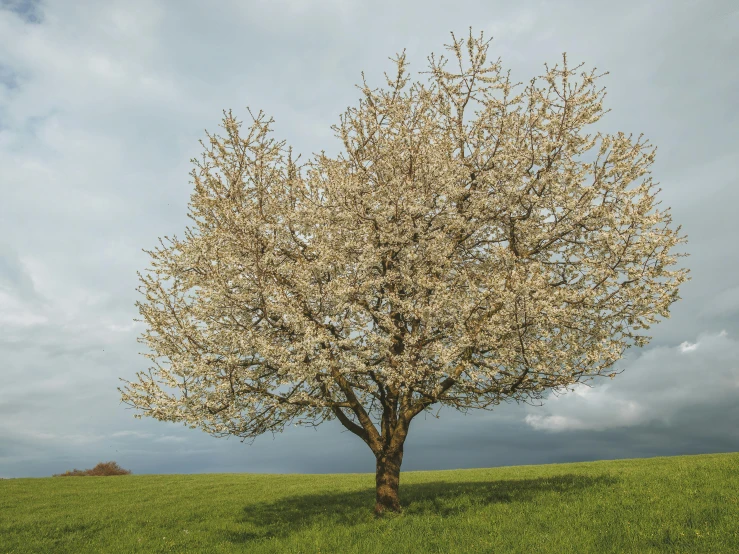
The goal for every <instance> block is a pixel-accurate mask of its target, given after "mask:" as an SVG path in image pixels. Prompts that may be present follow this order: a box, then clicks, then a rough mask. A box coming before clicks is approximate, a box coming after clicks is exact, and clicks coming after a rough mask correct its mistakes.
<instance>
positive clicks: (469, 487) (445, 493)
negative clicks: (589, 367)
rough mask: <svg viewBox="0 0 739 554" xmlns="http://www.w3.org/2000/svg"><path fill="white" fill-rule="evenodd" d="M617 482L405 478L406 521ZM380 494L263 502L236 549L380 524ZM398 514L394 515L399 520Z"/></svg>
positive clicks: (253, 508)
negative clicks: (313, 531)
mask: <svg viewBox="0 0 739 554" xmlns="http://www.w3.org/2000/svg"><path fill="white" fill-rule="evenodd" d="M617 481H618V479H616V478H614V477H611V476H606V475H604V476H599V477H588V476H584V475H575V474H566V475H557V476H552V477H540V478H537V479H521V480H514V479H511V480H502V481H492V482H484V481H482V482H476V481H466V482H455V483H447V482H444V481H437V482H432V483H413V484H407V485H404V484H403V481H402V476H401V484H400V490H399V496H400V504H401V506H402V511H403V514H402V515H403V516H404V517H408V516H410V517H413V516H423V515H436V516H441V517H448V516H453V515H457V514H460V513H463V512H466V511H467V510H470V509H473V508H476V507H481V506H486V505H492V504H498V503H511V502H528V501H530V500H532V499H533V498H535V497H536V496H538V495H540V494H545V493H551V492H556V493H559V494H565V495H567V494H570V493H573V492H577V491H579V490H582V489H585V488H588V487H593V486H598V485H612V484H614V483H616V482H617ZM374 506H375V489H374V488H371V489H369V488H368V489H366V490H363V491H357V492H333V491H332V492H325V493H321V492H320V491H318V492H315V493H313V494H301V495H292V496H286V497H282V498H280V499H278V500H276V501H274V502H258V503H255V504H250V505H249V506H247V507H245V508H244V514H243V517H242V518H240V519H239V520H238V523H247V524H250V525H249V527H250V530H248V531H247V530H245V531H240V532H232V531H229V532H227V536H226V538H227V540H230V541H231V542H235V543H244V542H251V541H258V540H263V539H269V538H285V537H287V536H289V535H291V534H293V533H296V532H299V531H300V530H301V529H303V528H306V527H310V526H311V525H314V524H316V523H322V524H323V525H331V526H341V527H351V526H354V525H357V524H361V523H368V522H371V521H372V520H374V519H375V517H374V513H373V509H374ZM395 515H396V514H390V516H391V517H394V516H395Z"/></svg>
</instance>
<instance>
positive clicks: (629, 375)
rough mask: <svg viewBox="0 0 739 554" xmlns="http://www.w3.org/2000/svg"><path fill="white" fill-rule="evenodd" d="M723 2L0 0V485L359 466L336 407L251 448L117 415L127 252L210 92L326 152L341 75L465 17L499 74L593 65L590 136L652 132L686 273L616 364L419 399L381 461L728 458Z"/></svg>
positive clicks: (153, 214) (182, 162)
mask: <svg viewBox="0 0 739 554" xmlns="http://www.w3.org/2000/svg"><path fill="white" fill-rule="evenodd" d="M734 4H735V3H734V2H732V1H731V0H724V1H719V0H713V1H709V0H701V1H698V0H694V1H684V0H664V1H650V2H640V1H634V0H629V1H623V2H610V1H592V0H571V1H568V2H562V1H560V2H516V3H512V2H502V1H491V0H484V1H479V2H477V1H471V0H458V1H456V2H445V3H438V6H435V5H433V4H429V3H427V2H424V1H421V0H414V1H402V2H398V1H397V0H394V1H392V0H380V1H374V2H360V1H352V0H332V1H320V2H319V1H311V0H288V1H282V0H270V1H269V2H267V1H252V0H244V1H237V0H228V1H226V0H224V1H221V2H207V3H206V2H195V1H192V0H179V1H177V2H175V1H174V0H171V1H164V0H125V1H124V0H106V1H105V2H99V1H89V2H88V1H84V0H56V1H51V0H49V1H48V2H44V3H41V2H31V1H28V0H0V6H1V7H0V168H2V169H1V170H0V194H1V196H0V477H44V476H49V475H51V474H52V473H60V472H63V471H65V470H68V469H73V468H78V469H84V468H90V467H93V466H94V465H95V464H96V463H98V462H101V461H108V460H115V461H117V462H118V463H119V464H120V465H121V466H123V467H124V468H127V469H130V470H132V471H133V472H134V473H136V474H142V473H212V472H253V473H342V472H351V473H357V472H361V473H364V472H373V471H374V458H373V456H372V454H371V452H370V451H369V449H368V448H367V446H366V445H365V444H364V443H362V442H361V441H360V440H359V439H358V438H357V437H356V436H354V435H353V434H351V433H349V432H348V431H344V429H343V427H342V426H341V424H340V423H339V422H337V421H331V422H328V423H324V424H323V425H321V426H320V427H319V428H318V429H317V430H316V429H313V428H310V427H291V428H289V429H287V430H286V431H285V432H284V433H282V434H276V435H275V436H274V437H273V436H272V434H271V433H268V434H266V435H263V436H261V437H259V438H257V439H256V440H255V441H254V442H253V444H251V445H250V444H249V441H247V442H245V443H242V442H240V441H239V439H237V438H230V439H226V438H215V437H212V436H210V435H208V434H206V433H204V432H203V431H201V430H199V429H195V430H192V429H189V428H187V427H185V426H184V425H183V424H180V423H163V422H158V421H156V420H153V419H150V418H143V419H141V420H139V419H134V417H133V414H134V413H135V411H134V410H132V409H130V408H129V407H128V406H126V405H125V404H122V403H121V402H120V394H119V392H118V391H117V389H116V388H117V387H118V386H123V383H122V382H121V381H119V378H124V379H127V380H131V381H132V380H135V373H136V372H137V371H142V370H145V369H146V368H148V367H150V366H151V362H150V360H148V359H147V358H145V357H144V356H142V355H140V354H139V352H143V351H144V350H145V348H146V347H145V345H143V344H140V343H138V342H137V341H136V338H137V337H138V336H140V334H141V333H142V332H143V330H144V328H145V327H144V324H142V323H134V322H133V319H134V318H136V319H139V318H140V315H139V313H138V310H137V309H136V306H135V305H134V303H135V302H136V301H137V300H142V299H143V298H142V296H141V295H140V293H138V292H137V291H136V287H138V286H139V285H140V283H139V281H138V277H137V275H136V272H137V271H140V272H142V273H145V272H146V270H147V268H148V267H150V258H149V256H148V255H147V254H146V253H144V252H142V250H141V249H142V248H146V249H152V247H155V246H158V244H159V243H158V238H159V237H164V236H165V235H168V236H172V235H174V234H177V235H178V236H179V237H182V236H184V229H185V227H186V226H188V225H190V226H192V225H193V222H192V221H191V220H190V219H188V218H187V216H186V214H187V205H188V202H189V199H190V194H191V193H192V184H191V183H190V180H191V178H190V176H189V175H188V173H189V171H190V170H191V168H192V166H191V163H190V161H189V160H190V159H191V158H193V157H196V156H199V154H200V152H201V146H200V145H199V144H198V139H204V138H205V130H206V129H207V130H208V131H211V132H213V131H219V129H218V124H219V123H220V121H221V117H222V110H223V109H229V108H231V109H233V110H234V114H235V115H236V116H237V117H238V118H239V119H242V120H248V117H249V116H248V112H247V110H246V108H247V106H248V107H250V108H251V109H252V111H253V112H254V113H255V114H256V113H257V112H258V111H259V110H260V109H261V110H264V112H265V113H266V114H267V116H271V117H274V119H275V123H274V125H273V129H274V135H273V136H274V137H275V138H276V139H277V140H282V139H285V140H287V143H288V144H289V145H292V146H293V147H294V151H295V152H298V153H302V154H303V156H302V160H303V161H306V160H307V159H309V158H311V157H312V153H313V152H319V151H320V150H322V149H324V150H326V152H327V153H328V154H331V155H336V154H337V153H338V152H339V146H340V143H339V140H338V139H336V138H335V137H334V136H333V132H332V131H331V130H330V126H331V125H333V124H338V123H339V114H341V113H343V112H344V111H345V110H346V108H347V107H348V106H355V105H357V102H358V99H359V96H360V92H359V91H358V90H357V89H356V88H355V86H354V85H355V84H357V83H361V75H360V72H361V71H362V70H364V71H365V74H366V76H367V79H368V83H369V84H370V86H372V87H378V86H384V85H385V83H384V79H383V76H382V75H383V71H388V72H390V71H392V69H393V65H392V62H391V61H390V60H389V59H388V58H389V57H394V56H395V54H396V53H398V52H401V51H402V50H403V48H406V52H407V56H408V60H409V62H410V64H411V65H410V67H409V69H410V71H411V72H412V76H413V78H414V80H415V79H417V80H423V81H425V80H426V75H418V74H417V72H418V71H423V70H426V69H427V60H426V57H427V56H428V55H429V54H430V53H431V52H434V53H436V54H437V56H438V55H439V54H442V53H443V54H445V55H447V53H446V51H445V50H444V47H443V45H444V44H445V43H447V44H448V43H449V42H450V41H451V35H450V31H453V32H454V33H455V35H456V36H457V37H464V36H466V35H467V33H468V28H469V26H470V25H472V27H473V34H474V35H475V36H478V35H479V32H480V31H481V30H482V31H483V32H484V34H485V37H486V38H490V37H491V36H492V38H493V41H492V42H491V44H490V50H489V54H488V59H489V60H495V59H497V58H498V57H501V61H502V64H503V67H504V69H506V70H507V69H510V70H511V77H512V80H513V81H514V82H522V83H524V85H525V84H526V83H527V82H528V81H529V80H530V79H531V78H533V77H536V76H538V75H541V74H542V73H544V71H545V68H544V63H545V62H546V63H547V64H549V66H550V67H552V66H553V65H554V64H556V63H561V59H562V56H561V54H562V52H567V59H568V65H570V66H571V67H574V66H575V65H577V64H579V63H581V62H584V63H585V65H584V66H583V68H582V70H588V71H590V70H591V69H592V68H594V67H595V68H597V71H596V73H597V74H600V73H603V72H605V71H609V72H610V73H609V75H606V76H605V77H602V78H601V79H600V80H599V81H598V86H599V88H600V87H602V86H605V87H606V90H607V96H606V98H605V103H604V109H609V108H610V109H611V112H609V113H608V114H606V115H605V116H604V117H603V119H602V120H601V121H600V122H598V123H597V124H596V125H593V126H591V127H590V128H588V130H587V132H590V133H594V132H597V131H602V132H604V133H611V134H615V133H616V132H618V131H623V132H625V133H627V134H628V133H634V136H635V137H636V136H638V135H639V133H644V136H645V138H647V139H649V141H650V143H651V144H653V145H656V146H657V147H658V151H657V159H656V162H655V163H654V165H653V166H652V167H651V170H652V177H653V180H654V181H655V182H659V187H661V188H662V191H661V192H660V193H659V195H658V200H661V201H662V204H661V205H660V209H664V208H667V207H670V208H671V214H672V217H673V224H672V228H675V227H676V226H677V225H682V229H681V232H680V234H681V235H684V234H687V236H688V243H687V244H683V245H678V247H676V250H675V251H676V252H687V253H689V254H690V256H689V257H685V258H679V259H678V262H679V264H678V265H677V266H676V268H680V267H688V268H690V270H691V273H690V276H691V278H692V280H691V281H689V282H687V283H685V284H684V285H682V287H681V289H680V295H681V296H682V298H683V299H682V300H681V301H678V302H677V303H675V304H673V306H672V309H671V318H670V319H663V318H660V323H659V324H656V325H653V326H652V328H651V329H649V330H648V331H647V334H649V335H651V336H652V337H653V340H652V342H651V343H650V344H649V345H648V346H647V347H645V348H642V349H638V348H632V349H630V350H628V351H627V355H626V357H625V358H623V359H622V360H621V362H619V363H618V364H617V366H616V367H617V368H618V369H623V370H624V372H623V373H622V374H621V375H619V376H618V377H617V378H616V379H614V380H613V381H611V380H605V381H607V382H604V381H597V382H596V383H595V386H594V387H593V388H592V389H589V388H587V387H583V388H581V389H578V390H577V391H576V392H575V393H570V394H567V395H562V396H559V397H553V396H552V397H550V398H549V399H547V400H545V401H544V403H543V405H542V406H535V407H534V406H529V405H524V404H522V405H516V404H515V403H512V404H508V405H506V404H503V405H501V406H499V407H498V408H497V409H496V410H495V411H494V412H488V411H470V412H469V413H468V414H467V415H466V416H465V415H463V414H461V413H459V412H456V411H455V410H453V409H447V408H443V409H442V410H441V412H440V413H439V419H435V418H434V417H431V416H427V417H426V418H425V419H424V417H423V415H421V416H419V417H418V418H417V419H416V420H414V424H413V427H412V428H411V432H410V435H409V438H408V440H407V443H406V446H405V457H404V465H403V469H404V470H411V471H412V470H432V469H456V468H474V467H492V466H499V465H518V464H541V463H552V462H568V461H584V460H598V459H614V458H634V457H648V456H659V455H678V454H696V453H709V452H735V451H739V278H737V275H739V246H737V240H736V232H735V221H736V212H735V210H736V206H737V205H738V204H739V177H737V175H739V156H737V155H736V152H737V150H739V139H738V138H737V137H738V135H737V132H736V129H737V128H738V126H739V120H738V119H737V113H738V112H739V105H738V102H737V96H736V90H737V88H738V87H739V69H738V67H737V64H736V63H735V59H734V58H735V53H736V52H737V51H739V10H737V8H736V6H735V5H734ZM430 6H433V7H430ZM511 6H515V7H511ZM524 85H522V86H521V87H519V88H517V89H515V90H517V91H521V90H522V88H523V86H524ZM732 236H734V237H735V238H734V239H732V238H731V237H732ZM676 268H673V269H676ZM434 414H436V411H434ZM342 431H343V432H342Z"/></svg>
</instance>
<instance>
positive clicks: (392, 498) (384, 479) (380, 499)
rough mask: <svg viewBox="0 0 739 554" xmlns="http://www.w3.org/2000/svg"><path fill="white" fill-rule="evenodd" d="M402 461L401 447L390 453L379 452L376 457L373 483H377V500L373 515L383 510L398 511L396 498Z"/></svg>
mask: <svg viewBox="0 0 739 554" xmlns="http://www.w3.org/2000/svg"><path fill="white" fill-rule="evenodd" d="M401 463H403V447H402V446H401V447H400V451H399V452H396V453H391V454H385V453H383V454H381V455H380V456H378V457H377V473H376V475H375V483H376V485H377V500H376V502H375V515H376V516H379V515H381V514H382V513H383V512H386V511H387V512H396V513H400V511H401V509H400V500H398V486H399V485H400V464H401Z"/></svg>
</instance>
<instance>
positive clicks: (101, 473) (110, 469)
mask: <svg viewBox="0 0 739 554" xmlns="http://www.w3.org/2000/svg"><path fill="white" fill-rule="evenodd" d="M130 474H131V471H129V470H127V469H123V468H122V467H120V466H119V465H118V464H117V463H116V462H104V463H103V462H100V463H99V464H98V465H96V466H95V467H94V468H92V469H85V470H79V469H73V470H72V471H66V472H64V473H57V474H55V475H53V477H90V476H95V477H106V476H109V475H130Z"/></svg>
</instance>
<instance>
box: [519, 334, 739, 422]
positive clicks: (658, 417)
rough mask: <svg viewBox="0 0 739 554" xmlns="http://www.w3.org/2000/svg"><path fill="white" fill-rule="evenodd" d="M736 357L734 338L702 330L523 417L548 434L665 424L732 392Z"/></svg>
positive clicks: (737, 375) (738, 374) (736, 382)
mask: <svg viewBox="0 0 739 554" xmlns="http://www.w3.org/2000/svg"><path fill="white" fill-rule="evenodd" d="M737 359H739V342H737V341H736V340H733V339H731V338H729V336H728V333H727V332H726V331H725V330H723V331H721V332H720V333H718V334H714V335H711V334H702V335H700V337H699V338H698V340H697V341H696V342H695V343H690V342H688V341H685V342H683V343H682V344H680V345H679V346H678V347H675V348H654V349H652V350H648V351H646V352H645V353H644V354H642V355H641V356H640V357H638V358H637V359H636V360H634V361H633V363H631V364H630V365H629V366H627V367H625V370H624V372H623V373H621V374H620V375H617V376H616V377H615V379H613V380H612V381H608V382H605V383H604V382H603V381H602V380H600V381H599V380H594V381H591V382H590V383H589V384H590V385H591V387H588V386H587V385H585V384H578V385H575V386H574V387H573V389H574V390H573V392H569V393H565V394H561V395H559V396H554V395H551V396H550V397H549V398H548V399H547V400H545V401H544V402H543V406H541V407H536V408H529V409H528V411H529V412H530V413H528V414H527V415H526V416H525V418H524V421H525V422H526V423H527V424H528V425H530V426H531V427H532V428H534V429H537V430H542V431H553V432H556V431H569V430H592V431H602V430H605V429H613V428H618V427H632V426H636V425H641V424H645V423H649V422H651V421H663V422H665V423H669V422H670V419H671V417H672V416H674V415H675V414H677V413H678V412H680V411H684V410H688V409H692V408H696V407H701V406H710V405H711V404H712V403H715V402H717V401H719V400H722V399H725V398H731V397H733V396H736V394H737V393H736V388H737V387H738V386H739V364H737V363H736V360H737ZM617 367H623V366H617ZM542 412H543V413H542Z"/></svg>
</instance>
